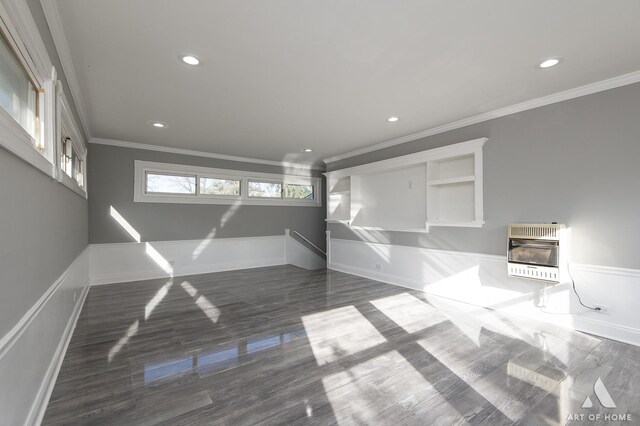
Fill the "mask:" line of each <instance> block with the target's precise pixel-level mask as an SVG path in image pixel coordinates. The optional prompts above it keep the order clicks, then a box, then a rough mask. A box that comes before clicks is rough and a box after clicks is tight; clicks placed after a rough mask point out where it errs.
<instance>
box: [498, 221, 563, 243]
mask: <svg viewBox="0 0 640 426" xmlns="http://www.w3.org/2000/svg"><path fill="white" fill-rule="evenodd" d="M563 228H564V225H556V224H514V225H509V238H527V239H541V240H559V239H560V230H561V229H563Z"/></svg>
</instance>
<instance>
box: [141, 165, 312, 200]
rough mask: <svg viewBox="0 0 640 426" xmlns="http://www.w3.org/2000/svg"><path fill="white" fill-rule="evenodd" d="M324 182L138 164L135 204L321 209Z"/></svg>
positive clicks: (278, 176)
mask: <svg viewBox="0 0 640 426" xmlns="http://www.w3.org/2000/svg"><path fill="white" fill-rule="evenodd" d="M321 182H322V181H321V179H320V178H318V177H313V176H300V175H279V174H272V173H254V172H246V171H240V170H227V169H213V168H205V167H196V166H188V165H182V164H167V163H154V162H147V161H136V162H135V181H134V201H135V202H142V203H185V204H246V205H271V206H308V207H319V206H321V205H322V203H321V200H320V197H319V196H318V194H321V193H322V192H321V188H320V185H321Z"/></svg>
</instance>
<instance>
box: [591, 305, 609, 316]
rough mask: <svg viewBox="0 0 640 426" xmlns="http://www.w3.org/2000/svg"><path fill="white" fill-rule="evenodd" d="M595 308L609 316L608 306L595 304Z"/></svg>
mask: <svg viewBox="0 0 640 426" xmlns="http://www.w3.org/2000/svg"><path fill="white" fill-rule="evenodd" d="M593 306H594V307H596V308H598V311H597V312H600V313H601V314H608V313H609V307H608V306H606V305H598V304H597V303H594V304H593Z"/></svg>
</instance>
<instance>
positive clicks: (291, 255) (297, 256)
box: [285, 235, 327, 271]
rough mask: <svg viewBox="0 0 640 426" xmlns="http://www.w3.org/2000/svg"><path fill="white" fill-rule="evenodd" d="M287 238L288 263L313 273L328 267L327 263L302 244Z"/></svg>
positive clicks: (289, 237)
mask: <svg viewBox="0 0 640 426" xmlns="http://www.w3.org/2000/svg"><path fill="white" fill-rule="evenodd" d="M285 238H286V242H287V247H286V252H287V253H286V263H288V264H290V265H293V266H297V267H298V268H304V269H309V270H312V271H313V270H316V269H324V268H326V267H327V262H326V261H325V260H324V259H323V258H322V257H320V255H318V254H316V253H315V252H314V251H312V250H311V249H310V248H308V247H305V246H304V245H303V244H302V243H300V242H299V241H297V240H296V239H295V238H293V237H291V236H289V235H287V236H286V237H285Z"/></svg>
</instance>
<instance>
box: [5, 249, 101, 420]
mask: <svg viewBox="0 0 640 426" xmlns="http://www.w3.org/2000/svg"><path fill="white" fill-rule="evenodd" d="M88 289H89V249H88V248H87V249H85V250H84V251H83V252H82V253H81V254H80V255H79V256H78V257H77V258H76V259H75V261H74V262H73V263H72V264H71V266H69V268H68V269H67V270H66V271H65V272H64V273H63V274H62V275H61V276H60V278H59V279H58V280H56V282H55V283H53V284H52V286H51V287H50V288H49V290H48V291H47V292H45V294H44V295H43V296H42V297H41V298H40V300H38V302H36V304H35V305H34V306H33V307H32V308H31V309H29V311H27V312H26V313H25V315H24V317H23V318H22V319H21V320H20V321H19V322H18V324H16V326H15V327H14V328H13V329H12V330H11V331H10V332H9V333H7V335H6V336H4V337H3V338H2V346H1V347H0V395H2V398H0V423H1V424H7V425H20V424H29V425H31V424H39V423H40V421H41V420H42V416H43V415H44V411H45V409H46V405H47V402H48V400H49V396H50V395H51V391H52V390H53V385H54V384H55V381H56V378H57V376H58V371H59V369H60V365H61V364H62V360H63V358H64V354H65V352H66V348H67V346H68V345H69V341H70V340H71V335H72V334H73V329H74V328H75V324H76V320H77V318H78V315H79V314H80V310H81V309H82V304H83V302H84V298H85V296H86V294H87V292H88Z"/></svg>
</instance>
